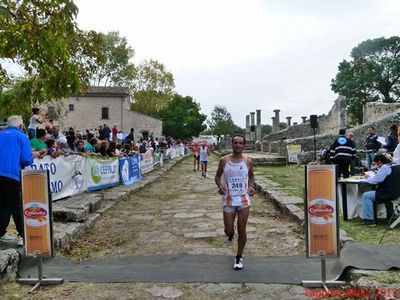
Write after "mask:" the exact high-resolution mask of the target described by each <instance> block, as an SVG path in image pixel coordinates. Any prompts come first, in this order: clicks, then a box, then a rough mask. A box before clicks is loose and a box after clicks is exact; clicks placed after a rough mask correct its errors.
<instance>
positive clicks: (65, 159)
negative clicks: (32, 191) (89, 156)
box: [27, 155, 87, 200]
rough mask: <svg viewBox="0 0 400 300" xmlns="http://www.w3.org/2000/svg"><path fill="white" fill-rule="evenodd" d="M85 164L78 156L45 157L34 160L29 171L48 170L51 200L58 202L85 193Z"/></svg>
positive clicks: (81, 157) (82, 158)
mask: <svg viewBox="0 0 400 300" xmlns="http://www.w3.org/2000/svg"><path fill="white" fill-rule="evenodd" d="M85 163H86V159H85V158H84V157H83V156H80V155H69V156H59V157H57V158H53V157H51V156H50V155H46V156H45V157H44V158H42V159H35V160H34V162H33V164H32V165H31V166H30V169H32V170H49V174H50V191H51V194H52V199H53V200H58V199H61V198H65V197H68V196H71V195H75V194H80V193H83V192H84V191H86V188H87V177H86V176H83V173H84V170H85ZM27 169H29V167H28V168H27Z"/></svg>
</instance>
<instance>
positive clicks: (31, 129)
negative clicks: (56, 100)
mask: <svg viewBox="0 0 400 300" xmlns="http://www.w3.org/2000/svg"><path fill="white" fill-rule="evenodd" d="M39 112H40V109H39V108H37V107H34V108H32V115H31V118H30V120H29V125H28V135H29V139H30V140H31V139H33V138H35V137H36V129H37V128H38V127H39V124H41V123H42V120H40V118H39Z"/></svg>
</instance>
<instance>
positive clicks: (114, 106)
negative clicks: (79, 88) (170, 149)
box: [47, 87, 162, 140]
mask: <svg viewBox="0 0 400 300" xmlns="http://www.w3.org/2000/svg"><path fill="white" fill-rule="evenodd" d="M130 104H131V98H130V95H129V91H128V88H126V87H91V88H90V90H89V91H88V92H87V93H85V94H82V95H78V96H71V97H69V98H67V99H64V100H60V101H57V102H55V103H53V104H49V105H47V112H48V116H49V118H51V117H53V118H54V119H55V120H57V122H58V123H59V125H60V126H61V127H62V128H63V129H68V128H69V127H72V128H74V130H81V131H85V130H86V129H95V128H98V127H99V126H100V125H103V124H107V125H108V126H109V127H110V128H111V127H112V126H113V125H114V124H117V126H118V128H119V129H120V130H123V131H124V133H126V134H128V133H129V130H130V128H134V133H135V140H137V139H138V138H139V135H140V132H142V133H143V136H144V137H145V138H146V137H147V136H148V135H149V134H150V133H151V132H153V134H154V136H155V137H159V136H161V134H162V121H161V120H159V119H156V118H152V117H150V116H147V115H144V114H141V113H138V112H135V111H131V110H130Z"/></svg>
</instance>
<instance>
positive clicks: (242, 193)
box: [215, 134, 256, 270]
mask: <svg viewBox="0 0 400 300" xmlns="http://www.w3.org/2000/svg"><path fill="white" fill-rule="evenodd" d="M245 144H246V139H245V137H244V136H243V135H240V134H235V135H234V136H233V137H232V149H233V153H232V154H229V155H226V156H224V157H222V158H221V159H220V161H219V165H218V170H217V173H216V175H215V183H216V184H217V187H218V193H219V194H220V195H222V206H223V215H224V226H225V234H226V243H227V245H228V246H230V245H232V240H233V237H234V235H235V228H234V223H235V218H236V215H237V218H238V219H237V231H238V235H239V237H238V250H237V255H236V258H235V261H234V264H233V268H234V269H235V270H241V269H243V258H242V255H243V250H244V246H245V245H246V240H247V235H246V224H247V219H248V217H249V211H250V205H251V201H250V196H253V195H254V194H255V193H256V190H255V188H254V183H255V179H254V172H253V161H252V160H251V159H250V158H248V157H246V156H244V155H243V153H242V152H243V149H244V146H245ZM222 175H223V180H222Z"/></svg>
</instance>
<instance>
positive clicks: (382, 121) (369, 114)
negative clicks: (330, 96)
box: [246, 96, 400, 156]
mask: <svg viewBox="0 0 400 300" xmlns="http://www.w3.org/2000/svg"><path fill="white" fill-rule="evenodd" d="M273 112H274V116H273V117H271V119H272V133H271V134H269V135H266V136H264V137H260V135H261V110H257V126H256V124H255V123H254V113H250V115H247V116H246V138H247V139H248V140H250V141H260V139H261V140H262V146H261V149H262V150H263V151H265V152H269V153H274V154H279V155H282V156H286V149H287V145H288V144H300V145H301V148H302V150H303V151H305V152H309V151H314V129H312V128H311V125H310V120H309V117H306V116H304V117H302V122H301V124H297V123H296V122H293V124H292V117H291V116H286V117H285V118H286V120H287V125H288V127H287V128H286V129H284V130H279V126H278V125H279V122H280V118H281V116H280V112H281V111H280V110H279V109H275V110H274V111H273ZM311 114H312V113H311ZM399 121H400V103H390V104H388V103H381V102H373V103H367V104H366V105H365V106H364V122H363V124H360V125H356V126H352V125H351V124H350V122H349V119H348V117H347V115H346V99H345V98H344V97H342V96H339V97H338V98H337V99H336V100H335V102H334V104H333V106H332V108H331V110H330V111H329V113H328V114H327V115H323V116H318V128H317V129H316V132H315V134H316V135H315V139H316V150H317V153H318V151H319V150H320V149H325V148H327V147H329V146H330V145H331V144H332V142H333V140H334V139H335V138H336V136H337V135H338V132H339V129H341V128H346V130H347V132H350V131H351V132H353V133H354V135H355V141H356V144H357V148H358V149H363V148H364V138H365V134H366V131H367V127H368V126H374V127H375V131H376V133H377V134H378V135H379V136H384V137H386V136H387V135H388V134H389V127H390V125H392V124H393V123H399ZM251 126H254V127H251ZM252 128H253V129H254V131H251V129H252Z"/></svg>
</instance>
